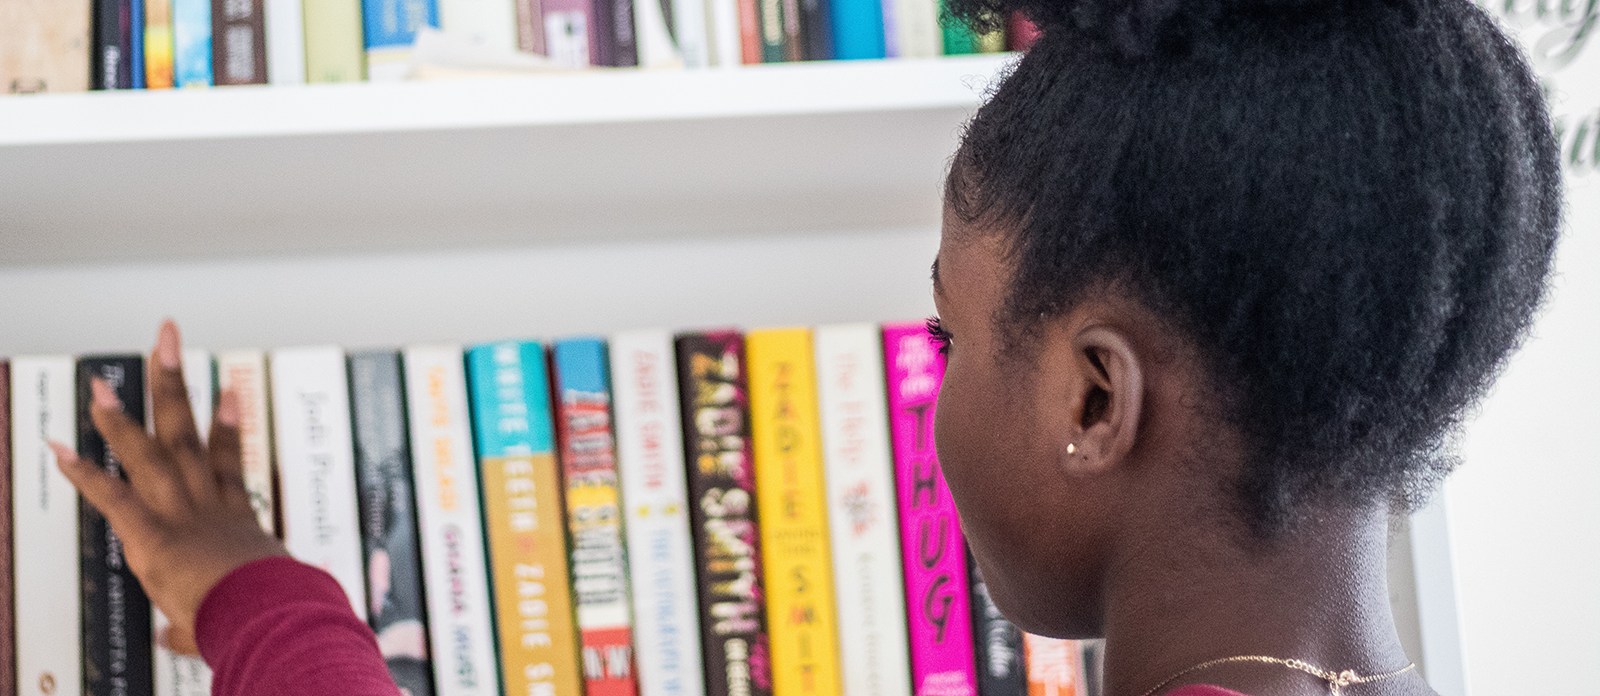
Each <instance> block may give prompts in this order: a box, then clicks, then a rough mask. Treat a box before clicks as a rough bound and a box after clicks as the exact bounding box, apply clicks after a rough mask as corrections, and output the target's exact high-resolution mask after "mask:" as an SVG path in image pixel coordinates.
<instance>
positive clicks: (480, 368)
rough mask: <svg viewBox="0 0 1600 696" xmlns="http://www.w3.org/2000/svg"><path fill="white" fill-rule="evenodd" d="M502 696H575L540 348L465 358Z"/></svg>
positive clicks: (499, 346) (505, 348) (556, 475)
mask: <svg viewBox="0 0 1600 696" xmlns="http://www.w3.org/2000/svg"><path fill="white" fill-rule="evenodd" d="M467 372H468V378H469V380H470V385H471V388H472V389H471V393H472V414H473V419H472V422H473V428H474V432H475V433H476V435H477V444H478V468H479V470H480V471H482V472H483V505H484V520H485V524H484V527H485V529H486V532H487V534H488V540H489V574H490V576H491V578H492V579H493V582H494V597H495V612H496V618H497V622H496V625H497V626H498V630H499V638H500V674H501V678H502V680H503V683H504V693H507V694H546V695H566V694H579V693H582V685H581V683H580V681H579V678H580V677H579V673H578V640H577V629H576V626H575V625H574V619H573V615H572V613H573V605H572V582H571V575H570V574H569V573H568V572H567V539H566V523H565V520H564V519H563V518H562V506H561V472H560V470H559V468H558V467H557V464H556V455H555V435H554V425H553V424H552V422H551V412H550V383H549V379H548V377H547V375H546V372H545V359H544V347H543V346H541V345H539V344H538V343H532V342H515V341H507V342H502V343H493V344H488V345H481V346H475V347H473V348H472V349H471V350H470V351H468V352H467Z"/></svg>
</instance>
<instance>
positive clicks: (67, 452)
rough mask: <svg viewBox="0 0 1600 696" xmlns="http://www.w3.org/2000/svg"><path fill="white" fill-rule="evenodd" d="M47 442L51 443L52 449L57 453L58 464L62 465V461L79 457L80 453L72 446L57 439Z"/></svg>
mask: <svg viewBox="0 0 1600 696" xmlns="http://www.w3.org/2000/svg"><path fill="white" fill-rule="evenodd" d="M46 444H48V445H50V450H51V451H52V452H55V453H56V466H60V465H61V462H70V461H72V460H73V459H76V458H77V457H78V453H77V452H75V451H73V449H72V448H71V447H68V446H66V445H63V444H61V443H59V442H56V441H55V440H50V441H49V442H48V443H46Z"/></svg>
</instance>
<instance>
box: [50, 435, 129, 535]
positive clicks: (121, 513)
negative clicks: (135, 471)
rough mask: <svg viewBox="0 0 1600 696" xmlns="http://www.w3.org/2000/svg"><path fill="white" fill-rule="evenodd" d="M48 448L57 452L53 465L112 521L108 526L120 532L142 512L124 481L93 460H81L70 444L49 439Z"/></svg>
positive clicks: (91, 503)
mask: <svg viewBox="0 0 1600 696" xmlns="http://www.w3.org/2000/svg"><path fill="white" fill-rule="evenodd" d="M50 449H51V450H53V451H54V452H55V453H56V466H57V467H58V468H60V469H61V473H62V475H64V476H66V477H67V480H68V481H71V482H72V486H73V487H74V488H77V489H78V493H79V494H81V495H83V499H84V500H87V501H89V504H90V505H93V506H94V509H96V510H99V511H100V514H101V515H104V516H105V518H106V519H107V520H109V521H110V522H111V527H112V528H113V529H116V530H117V532H118V533H119V534H120V533H122V532H123V530H124V528H125V527H128V526H130V525H132V524H134V523H135V522H134V521H135V520H137V519H140V518H141V517H142V516H143V513H144V506H143V504H142V502H141V501H140V500H139V497H138V496H137V495H134V493H133V489H132V488H130V487H129V486H128V482H127V481H123V480H122V479H120V478H117V477H115V476H112V475H111V474H110V473H108V472H107V471H106V470H105V469H101V468H100V467H99V466H96V465H95V464H93V463H92V462H86V461H84V460H83V459H81V458H79V457H78V454H77V453H76V452H74V451H72V449H71V448H69V447H67V446H66V445H63V444H61V443H59V442H51V443H50Z"/></svg>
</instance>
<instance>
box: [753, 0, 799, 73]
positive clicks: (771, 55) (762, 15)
mask: <svg viewBox="0 0 1600 696" xmlns="http://www.w3.org/2000/svg"><path fill="white" fill-rule="evenodd" d="M788 4H789V0H756V21H757V22H758V23H759V24H758V26H760V27H761V62H763V63H781V62H784V61H786V60H789V53H790V50H791V47H790V46H789V45H788V38H789V34H788V31H787V27H786V26H785V24H786V22H785V17H784V12H783V10H784V7H785V6H786V5H788Z"/></svg>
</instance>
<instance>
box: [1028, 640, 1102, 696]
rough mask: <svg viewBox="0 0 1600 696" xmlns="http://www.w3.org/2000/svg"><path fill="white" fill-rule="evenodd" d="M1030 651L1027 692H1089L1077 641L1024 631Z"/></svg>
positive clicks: (1041, 695)
mask: <svg viewBox="0 0 1600 696" xmlns="http://www.w3.org/2000/svg"><path fill="white" fill-rule="evenodd" d="M1023 644H1024V645H1025V646H1026V650H1027V653H1028V657H1027V660H1028V696H1088V693H1089V692H1088V684H1087V683H1086V682H1085V681H1084V671H1083V650H1082V646H1081V645H1080V644H1079V642H1078V641H1075V640H1062V639H1060V638H1046V637H1044V636H1036V635H1033V634H1032V633H1026V634H1023Z"/></svg>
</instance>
